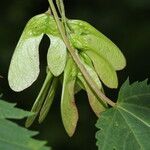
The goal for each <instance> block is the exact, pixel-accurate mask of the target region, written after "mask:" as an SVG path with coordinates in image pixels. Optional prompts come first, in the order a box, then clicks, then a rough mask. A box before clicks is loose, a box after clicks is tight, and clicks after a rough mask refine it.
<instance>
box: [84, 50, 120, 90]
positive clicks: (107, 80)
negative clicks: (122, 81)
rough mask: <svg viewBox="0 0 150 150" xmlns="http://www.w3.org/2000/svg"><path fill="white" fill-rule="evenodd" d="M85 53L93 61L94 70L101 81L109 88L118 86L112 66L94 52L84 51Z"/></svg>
mask: <svg viewBox="0 0 150 150" xmlns="http://www.w3.org/2000/svg"><path fill="white" fill-rule="evenodd" d="M86 54H87V55H88V56H89V57H90V58H91V60H92V61H93V64H94V67H95V70H96V72H97V74H98V75H99V77H100V79H101V80H102V81H103V83H104V84H105V85H106V86H108V87H110V88H117V87H118V79H117V74H116V71H115V70H114V68H113V67H112V66H111V65H110V64H109V62H107V60H105V59H104V58H103V57H101V56H100V55H98V54H97V53H96V52H92V51H86Z"/></svg>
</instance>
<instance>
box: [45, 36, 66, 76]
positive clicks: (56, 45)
mask: <svg viewBox="0 0 150 150" xmlns="http://www.w3.org/2000/svg"><path fill="white" fill-rule="evenodd" d="M48 36H49V38H50V40H51V44H50V47H49V49H48V54H47V63H48V67H49V69H50V71H51V72H52V73H53V75H54V76H59V75H60V74H61V73H62V72H63V71H64V68H65V65H66V59H67V48H66V45H65V43H64V42H63V40H62V39H61V38H59V37H55V36H51V35H48Z"/></svg>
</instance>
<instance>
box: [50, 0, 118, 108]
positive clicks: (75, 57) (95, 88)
mask: <svg viewBox="0 0 150 150" xmlns="http://www.w3.org/2000/svg"><path fill="white" fill-rule="evenodd" d="M48 1H49V4H50V7H51V10H52V12H53V15H54V18H55V20H56V23H57V26H58V29H59V31H60V34H61V36H62V39H63V41H64V43H65V44H66V47H67V48H68V51H69V52H70V54H71V56H72V58H73V60H74V61H75V63H76V65H77V66H78V68H79V69H80V71H81V73H82V74H83V76H84V78H85V80H86V82H87V83H88V84H89V85H90V86H91V88H92V90H93V91H94V92H95V93H96V95H97V96H98V97H99V98H100V99H101V100H102V101H103V102H104V103H105V102H106V103H108V104H109V105H110V106H112V107H114V106H115V105H116V104H115V103H114V102H113V101H111V100H110V99H109V98H108V97H106V96H105V95H104V94H103V93H102V92H101V91H100V90H99V88H98V86H97V85H96V84H95V83H94V81H93V79H92V78H91V76H90V75H89V73H88V72H87V70H86V68H85V67H84V65H83V64H82V62H81V61H80V57H79V55H78V54H77V53H76V50H75V49H74V48H73V47H71V45H70V42H69V40H68V38H67V36H66V34H65V32H64V30H62V28H63V27H62V23H61V22H60V20H59V18H58V14H57V11H56V9H55V6H54V3H53V0H48Z"/></svg>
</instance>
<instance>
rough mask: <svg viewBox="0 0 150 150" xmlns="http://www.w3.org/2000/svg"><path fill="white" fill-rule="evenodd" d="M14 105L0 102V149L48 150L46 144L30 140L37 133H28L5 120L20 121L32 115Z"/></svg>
mask: <svg viewBox="0 0 150 150" xmlns="http://www.w3.org/2000/svg"><path fill="white" fill-rule="evenodd" d="M14 106H15V104H10V103H8V102H5V101H2V100H0V149H2V150H49V149H50V148H48V147H45V146H44V145H45V144H46V142H44V141H38V140H35V139H33V138H32V136H35V135H37V133H38V132H33V131H29V130H27V129H25V128H23V127H20V126H18V125H17V124H15V123H13V122H11V121H8V120H6V119H5V118H9V119H22V118H24V117H27V116H30V115H33V114H32V113H30V112H27V111H23V110H21V109H18V108H15V107H14Z"/></svg>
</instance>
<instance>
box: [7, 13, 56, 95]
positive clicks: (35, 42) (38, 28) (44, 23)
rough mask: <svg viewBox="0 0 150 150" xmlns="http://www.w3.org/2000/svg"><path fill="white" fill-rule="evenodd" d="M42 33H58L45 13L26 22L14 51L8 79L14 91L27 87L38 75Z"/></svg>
mask: <svg viewBox="0 0 150 150" xmlns="http://www.w3.org/2000/svg"><path fill="white" fill-rule="evenodd" d="M43 34H52V35H55V36H56V35H57V36H58V35H59V32H58V30H57V26H56V23H55V20H54V18H53V17H51V16H50V15H49V14H46V13H45V14H40V15H37V16H35V17H33V18H32V19H31V20H30V21H29V22H28V23H27V25H26V27H25V29H24V31H23V33H22V36H21V37H20V40H19V42H18V44H17V47H16V49H15V51H14V54H13V57H12V60H11V64H10V68H9V74H8V81H9V85H10V87H11V89H13V90H14V91H16V92H20V91H22V90H24V89H26V88H28V87H29V86H30V85H32V83H33V82H34V81H35V80H36V79H37V77H38V75H39V71H40V70H39V44H40V42H41V39H42V37H43Z"/></svg>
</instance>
